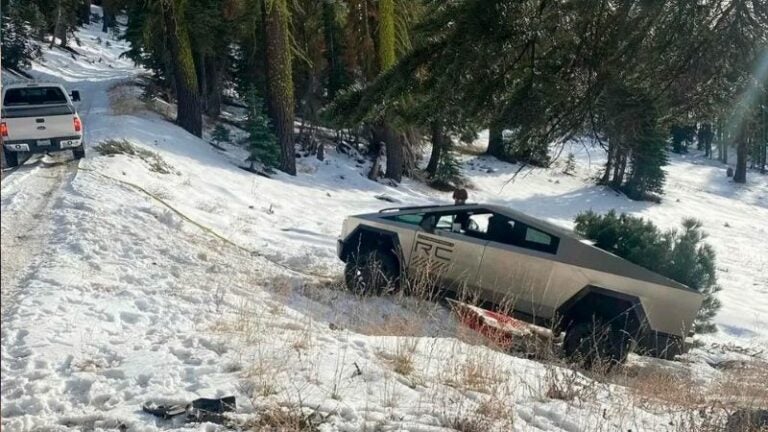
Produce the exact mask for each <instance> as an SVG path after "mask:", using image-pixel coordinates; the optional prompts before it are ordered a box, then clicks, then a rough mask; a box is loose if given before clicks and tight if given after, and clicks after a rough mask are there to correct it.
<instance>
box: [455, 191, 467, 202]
mask: <svg viewBox="0 0 768 432" xmlns="http://www.w3.org/2000/svg"><path fill="white" fill-rule="evenodd" d="M467 198H469V194H467V190H466V189H456V190H455V191H453V202H454V204H456V205H464V204H466V203H467Z"/></svg>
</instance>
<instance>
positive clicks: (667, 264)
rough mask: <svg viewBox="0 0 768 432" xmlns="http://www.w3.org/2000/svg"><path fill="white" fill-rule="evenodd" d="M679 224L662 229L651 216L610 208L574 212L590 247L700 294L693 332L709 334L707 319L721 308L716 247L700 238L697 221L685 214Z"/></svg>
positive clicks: (578, 228) (712, 329) (711, 325)
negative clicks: (677, 227)
mask: <svg viewBox="0 0 768 432" xmlns="http://www.w3.org/2000/svg"><path fill="white" fill-rule="evenodd" d="M682 225H683V226H682V229H681V230H669V231H662V230H660V229H658V228H657V227H656V226H655V225H654V224H653V223H651V222H650V221H646V220H644V219H642V218H639V217H634V216H630V215H627V214H621V215H617V214H616V212H614V211H613V210H611V211H610V212H608V213H606V214H604V215H599V214H597V213H594V212H592V211H588V212H586V213H581V214H579V215H578V216H576V232H578V233H579V234H581V235H583V236H584V237H587V238H589V239H591V240H594V241H595V246H597V247H599V248H601V249H604V250H607V251H609V252H611V253H614V254H616V255H618V256H620V257H622V258H624V259H626V260H628V261H630V262H633V263H635V264H638V265H640V266H642V267H645V268H647V269H649V270H651V271H654V272H656V273H659V274H661V275H663V276H666V277H668V278H670V279H672V280H675V281H677V282H680V283H682V284H684V285H687V286H688V287H690V288H693V289H695V290H696V291H698V292H700V293H702V294H703V295H704V302H703V303H702V306H701V309H700V310H699V313H698V315H697V316H696V321H695V324H696V333H713V332H715V331H717V328H716V327H715V325H714V323H713V322H712V319H713V318H714V316H715V315H716V314H717V311H718V310H719V309H720V301H719V300H718V299H717V297H716V294H717V292H718V291H720V286H719V285H718V284H717V277H716V274H715V252H714V250H713V249H712V247H711V246H710V245H708V244H706V243H704V239H705V238H706V233H704V232H703V231H702V230H701V222H699V221H698V220H696V219H691V218H689V219H685V220H683V224H682Z"/></svg>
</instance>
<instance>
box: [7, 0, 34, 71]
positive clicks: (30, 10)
mask: <svg viewBox="0 0 768 432" xmlns="http://www.w3.org/2000/svg"><path fill="white" fill-rule="evenodd" d="M42 20H43V17H42V14H41V13H40V11H39V10H38V9H37V6H36V5H34V4H32V3H24V2H19V1H11V2H9V4H4V5H3V16H2V21H3V22H2V50H3V68H8V69H12V70H16V71H23V70H24V69H26V68H29V67H30V60H32V59H34V58H35V57H37V56H39V55H40V49H39V48H38V46H37V45H36V44H34V43H32V31H31V30H32V27H33V25H40V23H41V22H42Z"/></svg>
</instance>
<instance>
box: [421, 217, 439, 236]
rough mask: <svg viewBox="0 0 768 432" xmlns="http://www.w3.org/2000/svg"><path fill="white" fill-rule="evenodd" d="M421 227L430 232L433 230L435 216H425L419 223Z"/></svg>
mask: <svg viewBox="0 0 768 432" xmlns="http://www.w3.org/2000/svg"><path fill="white" fill-rule="evenodd" d="M419 226H420V227H421V229H423V230H424V231H426V232H428V233H431V232H433V231H434V230H435V217H434V216H425V217H424V218H423V219H422V220H421V223H420V224H419Z"/></svg>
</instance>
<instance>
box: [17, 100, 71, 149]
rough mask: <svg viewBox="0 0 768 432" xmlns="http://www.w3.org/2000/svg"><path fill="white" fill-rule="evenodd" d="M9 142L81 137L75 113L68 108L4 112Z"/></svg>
mask: <svg viewBox="0 0 768 432" xmlns="http://www.w3.org/2000/svg"><path fill="white" fill-rule="evenodd" d="M3 114H4V115H3V121H4V122H5V123H6V126H7V127H8V136H7V137H6V138H5V139H6V140H8V141H15V140H26V139H30V140H44V139H50V138H56V137H64V136H72V135H79V134H80V133H79V132H76V131H75V124H74V120H73V118H74V112H73V110H72V109H71V108H69V107H68V106H63V107H41V108H32V107H29V108H23V109H18V108H17V109H8V110H4V113H3Z"/></svg>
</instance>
